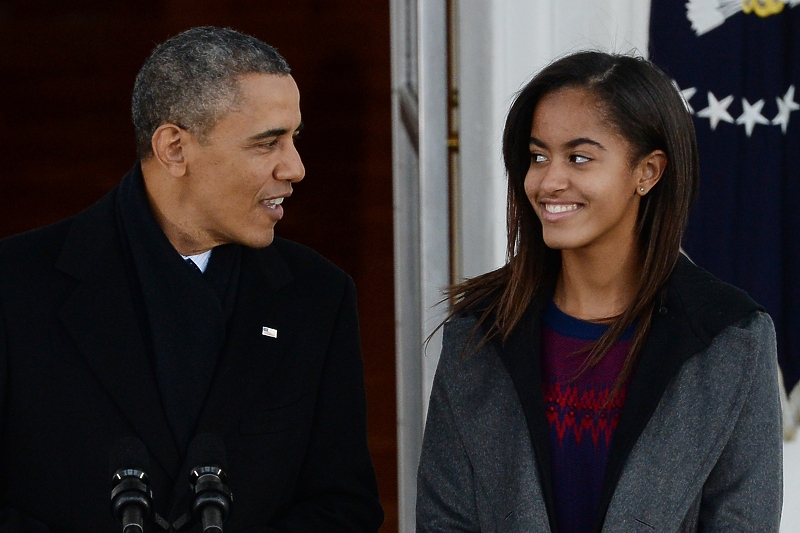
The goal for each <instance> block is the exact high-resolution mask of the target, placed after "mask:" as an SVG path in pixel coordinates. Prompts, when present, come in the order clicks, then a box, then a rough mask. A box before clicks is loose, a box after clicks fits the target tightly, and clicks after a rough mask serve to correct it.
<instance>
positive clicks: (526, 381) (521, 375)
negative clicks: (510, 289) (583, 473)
mask: <svg viewBox="0 0 800 533" xmlns="http://www.w3.org/2000/svg"><path fill="white" fill-rule="evenodd" d="M548 300H549V298H548V299H544V300H543V301H548ZM543 301H538V300H537V301H534V302H533V303H532V304H531V305H530V306H529V307H528V310H527V311H526V312H525V315H523V317H522V319H521V320H520V323H519V325H517V327H516V328H514V331H513V332H512V333H511V335H510V336H509V338H508V339H507V340H506V342H505V343H503V342H501V341H500V339H499V338H498V337H494V339H493V342H494V344H495V348H496V349H497V352H498V353H499V354H500V359H501V360H502V361H503V365H504V366H505V367H506V370H508V373H509V374H510V375H511V380H512V382H513V383H514V388H515V389H516V391H517V396H518V397H519V400H520V404H521V405H522V411H523V413H524V414H525V420H526V421H527V425H528V432H529V434H530V437H531V444H532V445H533V451H534V454H535V456H536V466H537V469H538V471H539V480H540V482H541V485H542V497H543V498H544V503H545V507H546V509H547V517H548V521H549V523H550V529H551V530H552V531H556V524H555V505H554V500H553V483H552V477H551V471H550V442H549V435H550V428H549V426H548V424H547V418H546V416H545V406H544V395H543V393H542V369H541V364H540V358H541V355H540V352H541V343H540V338H541V321H540V316H541V313H542V309H543V303H542V302H543Z"/></svg>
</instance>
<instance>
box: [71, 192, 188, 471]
mask: <svg viewBox="0 0 800 533" xmlns="http://www.w3.org/2000/svg"><path fill="white" fill-rule="evenodd" d="M115 201H116V193H115V192H112V193H110V194H109V195H107V196H106V197H105V198H104V199H103V200H101V201H100V202H98V203H97V204H96V205H95V206H93V207H91V208H90V209H89V210H87V211H86V212H84V213H82V214H81V215H78V216H77V217H76V218H75V220H74V222H73V224H72V227H71V229H70V232H69V234H68V236H67V238H66V240H65V242H64V246H63V249H62V253H61V256H60V257H59V259H58V261H57V264H56V266H57V268H59V269H60V270H62V271H63V272H65V273H67V274H69V275H70V276H72V277H74V278H75V279H77V280H78V282H79V283H78V286H77V288H76V290H75V292H74V293H73V294H72V295H71V296H70V297H69V298H68V299H67V300H66V301H65V302H64V305H63V306H62V307H61V309H60V310H59V318H60V320H61V322H62V323H63V324H64V326H65V327H66V329H67V330H68V331H69V333H70V335H71V336H72V338H73V340H74V341H75V344H76V345H77V346H78V349H79V350H80V352H81V353H82V354H83V355H84V356H85V357H86V360H87V362H88V364H89V366H90V367H91V368H92V370H93V371H94V373H95V375H96V376H97V378H98V379H99V380H100V382H101V383H102V384H103V386H104V387H105V389H106V391H107V392H108V394H109V396H110V397H111V398H112V400H113V401H114V403H115V404H116V405H117V407H118V408H119V410H120V411H121V412H122V413H123V414H124V416H125V417H126V418H127V420H128V421H129V422H130V424H131V425H132V426H133V429H134V431H135V432H136V435H137V436H138V437H139V438H140V439H141V440H142V441H143V442H144V443H145V445H146V446H147V448H148V449H149V450H150V451H151V452H152V454H153V456H154V457H155V459H156V460H158V461H159V463H161V466H162V467H163V468H164V470H165V471H166V472H167V473H169V474H170V475H172V473H174V472H175V467H176V465H177V464H178V462H179V455H178V449H177V447H176V445H175V442H174V440H173V436H172V432H171V431H170V428H169V425H168V423H167V419H166V416H165V414H164V410H163V407H162V405H161V399H160V395H159V392H158V387H157V385H156V382H155V378H154V374H153V370H152V368H151V364H150V361H149V357H148V351H147V347H146V345H145V341H144V338H143V334H142V330H141V326H140V324H139V320H138V319H137V314H136V310H135V306H134V301H133V297H132V290H131V286H130V282H129V279H130V276H129V275H128V272H127V269H126V266H125V257H124V255H123V252H122V241H121V240H120V236H119V233H118V230H117V225H116V222H115V220H116V219H115Z"/></svg>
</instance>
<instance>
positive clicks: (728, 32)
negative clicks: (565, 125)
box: [650, 0, 800, 390]
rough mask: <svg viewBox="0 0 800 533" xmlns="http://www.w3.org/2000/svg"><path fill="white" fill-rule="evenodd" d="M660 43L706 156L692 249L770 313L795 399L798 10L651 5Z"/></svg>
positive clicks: (799, 325)
mask: <svg viewBox="0 0 800 533" xmlns="http://www.w3.org/2000/svg"><path fill="white" fill-rule="evenodd" d="M650 40H651V44H650V57H651V59H652V60H653V61H654V62H655V63H656V64H658V65H659V66H660V67H661V68H662V69H664V70H665V71H666V73H667V74H668V75H669V76H670V77H672V78H673V80H674V81H675V85H676V87H677V89H678V90H679V91H680V92H681V93H682V94H683V96H684V99H685V100H686V103H687V106H688V109H689V110H690V111H691V113H692V115H693V117H694V125H695V130H696V132H697V142H698V147H699V150H700V195H699V197H698V199H697V202H696V203H695V205H694V206H693V208H692V213H691V216H690V218H689V226H688V228H687V232H686V236H685V238H684V241H683V246H684V249H685V250H686V252H687V253H688V254H689V257H691V258H692V260H694V261H695V262H696V263H697V264H698V265H700V266H701V267H703V268H705V269H707V270H709V271H711V272H712V273H714V274H715V275H717V276H718V277H719V278H721V279H723V280H724V281H727V282H729V283H732V284H734V285H736V286H738V287H740V288H742V289H744V290H746V291H747V292H748V293H749V294H750V296H751V297H752V298H753V299H754V300H756V301H757V302H759V303H760V304H761V305H763V306H764V307H765V308H766V310H767V312H768V313H769V314H770V315H771V316H772V320H773V321H774V322H775V329H776V331H777V334H778V358H779V361H780V364H781V368H782V370H783V375H784V380H785V384H786V387H787V388H788V389H789V390H791V389H792V388H793V387H794V385H795V383H797V381H798V379H800V0H688V1H677V0H653V1H652V7H651V14H650Z"/></svg>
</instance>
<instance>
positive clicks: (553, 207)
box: [544, 204, 578, 213]
mask: <svg viewBox="0 0 800 533" xmlns="http://www.w3.org/2000/svg"><path fill="white" fill-rule="evenodd" d="M544 208H545V209H546V210H547V212H548V213H563V212H564V211H574V210H575V209H578V205H577V204H569V205H563V204H544Z"/></svg>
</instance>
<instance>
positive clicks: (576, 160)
mask: <svg viewBox="0 0 800 533" xmlns="http://www.w3.org/2000/svg"><path fill="white" fill-rule="evenodd" d="M570 159H571V160H572V162H573V163H588V162H589V161H591V159H589V158H588V157H586V156H584V155H572V156H570Z"/></svg>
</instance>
